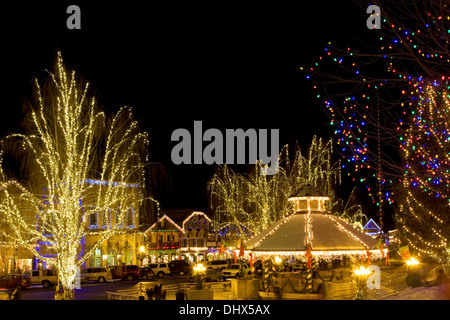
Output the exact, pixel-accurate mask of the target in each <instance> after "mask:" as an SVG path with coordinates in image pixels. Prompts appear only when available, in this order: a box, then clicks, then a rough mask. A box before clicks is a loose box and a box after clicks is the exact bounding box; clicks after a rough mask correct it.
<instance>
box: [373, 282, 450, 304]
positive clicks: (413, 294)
mask: <svg viewBox="0 0 450 320" xmlns="http://www.w3.org/2000/svg"><path fill="white" fill-rule="evenodd" d="M449 299H450V284H448V283H446V284H441V285H437V286H432V287H418V288H410V287H409V288H405V289H403V290H402V291H400V292H398V294H392V293H391V294H388V295H386V296H384V297H383V296H380V300H449Z"/></svg>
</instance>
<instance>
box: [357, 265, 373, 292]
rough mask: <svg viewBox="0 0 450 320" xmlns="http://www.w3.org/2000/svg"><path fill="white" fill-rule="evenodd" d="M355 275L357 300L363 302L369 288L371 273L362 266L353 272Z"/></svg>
mask: <svg viewBox="0 0 450 320" xmlns="http://www.w3.org/2000/svg"><path fill="white" fill-rule="evenodd" d="M353 274H354V275H355V276H356V284H357V291H356V295H355V298H354V299H355V300H362V299H363V298H364V296H365V293H366V288H367V278H368V277H369V276H370V271H369V270H368V269H367V268H365V267H363V266H360V267H359V268H357V269H355V270H353Z"/></svg>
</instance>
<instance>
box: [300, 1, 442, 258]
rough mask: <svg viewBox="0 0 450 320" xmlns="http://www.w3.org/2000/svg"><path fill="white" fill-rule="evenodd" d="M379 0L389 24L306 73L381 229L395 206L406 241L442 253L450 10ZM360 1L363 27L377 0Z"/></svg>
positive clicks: (366, 32)
mask: <svg viewBox="0 0 450 320" xmlns="http://www.w3.org/2000/svg"><path fill="white" fill-rule="evenodd" d="M370 5H376V6H378V7H379V9H380V22H381V29H379V28H377V29H376V30H371V29H368V28H366V27H361V28H360V29H359V28H358V29H356V28H355V30H359V31H358V32H359V34H358V36H359V39H360V40H361V41H359V43H356V44H354V45H351V46H348V45H346V46H342V45H340V44H337V43H335V42H328V43H327V44H326V45H325V46H324V51H323V52H324V54H323V55H321V56H320V58H319V60H318V61H317V62H316V63H315V65H312V66H310V67H307V68H301V69H302V70H303V71H304V72H305V73H306V75H305V76H306V78H308V79H310V80H312V81H314V82H315V83H314V88H315V89H317V90H318V92H317V95H316V96H317V98H319V99H323V100H324V103H323V106H324V110H325V111H326V112H327V113H328V114H329V115H330V118H331V121H330V123H331V125H332V126H334V128H335V134H336V140H337V142H336V146H337V149H338V151H339V152H340V153H341V154H342V156H343V157H344V158H345V160H344V161H343V169H346V170H347V171H348V176H349V177H352V178H353V181H355V183H356V182H361V183H363V184H365V187H366V189H367V191H368V193H369V195H370V196H371V197H372V201H373V203H374V204H376V205H377V207H378V208H379V210H378V214H379V216H380V223H379V225H380V227H381V228H383V220H382V218H383V211H385V210H386V209H387V208H389V210H390V211H391V212H393V211H394V210H396V211H398V215H397V218H398V219H396V221H395V222H397V226H398V227H399V228H400V229H401V230H402V231H401V235H402V240H403V241H404V242H407V243H409V244H411V246H412V247H415V248H416V249H417V250H416V251H417V252H419V253H420V252H422V253H429V254H431V255H433V256H435V257H442V255H443V252H445V251H446V250H447V252H448V249H444V248H445V247H447V248H448V245H445V243H447V241H448V232H447V231H445V229H446V228H445V227H444V225H443V224H445V222H446V221H447V219H448V213H447V212H449V210H448V208H449V207H448V204H447V203H446V201H445V200H443V199H446V197H447V196H448V189H446V188H447V182H446V179H447V178H446V177H447V172H446V170H447V169H448V167H447V164H446V161H447V160H446V159H447V157H448V153H447V151H448V150H446V149H445V148H446V143H447V142H446V140H445V139H446V132H447V131H446V129H445V127H446V124H447V120H448V119H446V118H445V117H446V115H447V114H448V113H447V111H446V108H447V106H446V102H444V100H445V99H444V98H443V97H445V96H447V94H446V91H448V90H449V83H450V67H449V66H450V50H449V49H450V47H449V41H450V32H449V27H448V25H449V24H448V22H449V20H450V13H449V7H448V4H447V3H446V2H445V1H440V0H429V1H413V0H399V1H383V0H375V1H371V2H370ZM355 6H356V7H359V8H360V13H361V16H360V17H355V22H354V23H355V24H361V25H364V23H365V22H366V20H367V19H368V17H369V16H368V14H367V12H366V9H367V7H368V6H369V3H366V2H360V1H357V2H356V1H355ZM358 18H360V20H358ZM330 40H333V39H330ZM431 87H432V88H434V89H432V91H428V90H429V89H427V88H431ZM433 96H434V97H435V98H433V99H430V98H431V97H433ZM420 101H422V103H418V102H420ZM425 101H428V102H426V103H425ZM425 108H428V109H427V110H425ZM420 112H422V113H423V114H424V115H426V116H424V117H423V118H422V116H421V115H420ZM433 113H434V114H433ZM432 118H433V120H431V119H432ZM418 120H419V121H418ZM428 122H429V123H428ZM433 127H435V130H431V128H433ZM428 148H429V150H430V151H429V152H428V151H426V152H425V151H424V150H426V149H428ZM427 157H428V158H427ZM406 166H410V167H409V168H408V167H406ZM413 171H414V173H413ZM425 190H426V191H425ZM393 191H395V192H394V193H393ZM431 199H433V200H431ZM394 200H395V203H394ZM415 200H417V201H415ZM414 202H415V203H414ZM387 204H394V206H395V207H392V206H387ZM397 208H398V209H399V210H397ZM412 211H414V213H413V212H412ZM441 221H443V222H441ZM427 232H428V234H427ZM439 252H440V253H439Z"/></svg>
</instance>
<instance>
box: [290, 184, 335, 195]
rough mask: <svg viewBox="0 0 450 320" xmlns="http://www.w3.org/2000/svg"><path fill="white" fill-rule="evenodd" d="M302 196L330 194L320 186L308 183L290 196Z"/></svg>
mask: <svg viewBox="0 0 450 320" xmlns="http://www.w3.org/2000/svg"><path fill="white" fill-rule="evenodd" d="M300 197H323V198H328V196H327V195H326V194H325V193H323V192H322V191H320V190H319V189H318V188H316V187H314V186H312V185H310V184H307V185H305V186H304V187H303V188H301V189H300V190H298V191H297V192H296V193H295V194H293V195H292V196H291V197H290V198H300Z"/></svg>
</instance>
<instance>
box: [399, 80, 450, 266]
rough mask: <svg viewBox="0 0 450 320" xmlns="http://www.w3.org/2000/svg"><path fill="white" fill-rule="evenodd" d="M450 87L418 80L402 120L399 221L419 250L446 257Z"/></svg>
mask: <svg viewBox="0 0 450 320" xmlns="http://www.w3.org/2000/svg"><path fill="white" fill-rule="evenodd" d="M449 93H450V91H449V90H448V89H447V88H446V87H440V86H434V85H432V84H429V85H423V86H422V85H417V87H416V90H415V92H414V99H412V100H411V103H410V105H411V113H410V115H409V117H408V119H406V120H405V121H406V122H407V123H408V125H406V126H404V130H403V135H402V136H401V137H400V139H401V141H402V150H403V157H404V165H405V169H404V170H405V171H404V178H403V190H402V191H400V193H401V195H402V198H403V199H402V201H401V202H400V206H399V211H398V214H397V221H398V222H399V230H400V232H401V235H402V237H403V238H404V239H406V241H407V242H408V244H409V245H410V246H411V247H412V248H413V249H414V251H415V252H417V253H418V254H428V255H431V256H432V257H434V258H435V259H436V260H438V261H439V262H442V263H446V262H448V258H449V256H448V252H447V250H448V241H449V239H450V226H449V223H450V216H449V209H450V95H449Z"/></svg>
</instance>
